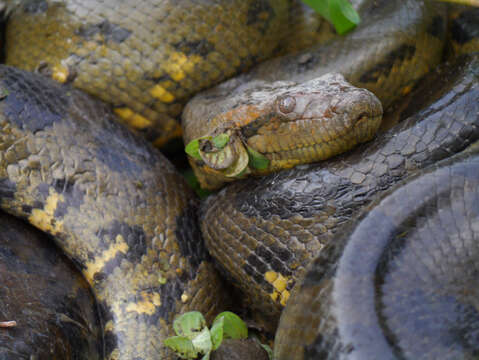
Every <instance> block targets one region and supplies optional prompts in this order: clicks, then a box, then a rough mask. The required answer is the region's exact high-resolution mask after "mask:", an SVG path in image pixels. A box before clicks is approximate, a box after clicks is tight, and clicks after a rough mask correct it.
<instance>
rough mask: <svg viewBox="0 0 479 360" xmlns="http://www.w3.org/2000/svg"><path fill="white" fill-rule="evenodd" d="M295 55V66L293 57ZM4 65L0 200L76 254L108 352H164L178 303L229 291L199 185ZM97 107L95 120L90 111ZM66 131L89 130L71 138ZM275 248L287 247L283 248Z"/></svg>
mask: <svg viewBox="0 0 479 360" xmlns="http://www.w3.org/2000/svg"><path fill="white" fill-rule="evenodd" d="M396 5H397V4H395V6H396ZM408 5H410V6H413V7H414V4H412V3H411V4H408ZM393 8H394V6H393ZM419 8H420V9H423V8H422V7H421V6H419ZM423 10H424V9H423ZM398 11H399V13H400V10H398ZM403 11H404V10H403ZM408 18H412V17H411V16H409V17H408ZM421 18H422V17H421ZM425 18H428V17H427V16H426V17H425ZM429 19H430V22H429V23H426V25H424V24H423V25H421V28H422V29H423V30H424V29H425V30H426V32H428V34H429V36H430V37H431V36H432V38H433V40H434V39H437V41H438V42H437V44H438V46H432V49H434V51H436V52H437V53H441V46H440V44H441V42H442V40H441V39H439V38H443V37H444V31H443V30H444V29H443V28H444V25H441V24H438V22H439V23H440V21H439V20H438V19H442V17H441V15H440V12H439V14H437V15H434V16H430V15H429ZM365 28H366V29H367V27H366V26H365ZM358 30H359V29H358ZM364 32H366V33H367V30H364ZM411 38H414V36H411ZM404 49H406V48H404V47H403V48H402V50H403V51H406V50H404ZM407 51H409V52H407ZM407 51H406V53H401V54H400V55H401V56H402V58H401V56H400V60H399V61H398V62H397V64H396V63H394V58H393V60H392V61H389V63H388V62H387V60H388V59H389V58H388V57H385V59H386V60H383V62H382V63H381V62H380V65H377V66H376V68H374V66H373V67H372V68H371V69H374V71H371V72H370V73H368V75H369V76H370V77H372V78H374V76H376V78H374V81H372V82H373V83H374V82H377V83H382V82H381V81H380V77H381V72H380V70H381V69H386V70H388V71H391V70H392V69H395V68H396V67H397V66H398V65H400V64H401V63H404V62H407V60H411V59H414V61H415V57H411V55H410V54H411V52H412V53H413V55H414V51H412V50H411V48H409V50H407ZM391 52H392V53H394V50H391V51H389V52H387V51H386V53H387V54H389V55H391ZM426 52H427V51H426ZM408 54H409V55H408ZM396 55H397V53H396ZM344 56H346V55H344ZM408 56H409V57H408ZM305 58H307V61H303V60H304V59H305ZM318 58H321V57H318ZM418 58H419V59H421V57H418ZM282 59H287V57H286V58H282ZM282 61H284V62H285V63H288V61H287V60H282ZM438 61H439V60H438V58H436V59H433V60H431V63H429V64H428V65H425V64H424V63H423V67H424V69H423V72H422V73H421V72H419V73H418V74H413V75H412V78H413V79H411V78H410V79H404V81H403V82H400V84H399V85H394V86H395V90H396V92H401V91H400V90H403V92H407V90H408V89H407V88H408V87H409V86H412V85H411V84H412V83H413V80H414V79H415V78H420V77H421V76H422V74H423V73H424V72H426V71H427V67H428V66H434V64H435V63H437V62H438ZM314 62H315V53H311V52H310V53H309V57H308V56H306V57H304V56H303V59H302V61H300V62H299V65H303V66H305V68H308V67H311V68H313V67H314ZM291 64H295V65H291V66H297V65H298V61H297V60H296V62H291ZM473 64H474V63H473ZM299 67H300V68H301V66H299ZM305 68H302V69H300V70H301V71H299V73H304V72H305ZM2 69H3V71H2V72H3V73H4V74H3V75H2V93H3V95H2V97H3V99H2V112H1V113H2V114H4V115H3V119H2V135H1V136H2V138H1V142H0V144H1V146H2V169H1V172H2V174H1V177H0V178H1V179H2V183H1V184H2V186H1V189H2V192H1V194H2V196H1V198H2V208H4V209H6V210H7V211H8V212H11V213H13V214H15V215H17V216H20V217H23V218H25V219H27V220H28V221H30V222H31V223H33V224H34V225H36V226H37V227H39V228H40V229H42V230H44V231H46V232H48V233H50V234H51V235H53V236H54V238H55V239H56V241H57V242H58V243H59V244H60V245H61V247H62V248H64V249H65V252H66V253H67V254H68V255H69V256H71V257H72V258H73V259H74V260H75V261H76V262H77V264H78V265H79V266H80V268H81V269H82V271H83V274H84V275H85V277H86V278H87V280H88V281H89V282H90V284H91V285H92V286H93V289H94V293H95V295H96V296H97V298H98V300H99V301H100V308H101V310H102V311H103V312H104V314H103V316H104V318H105V319H106V320H105V330H106V338H107V339H108V341H107V342H106V343H107V345H108V347H107V349H106V350H105V354H106V356H107V357H109V358H138V359H140V358H145V359H148V358H161V357H164V356H167V355H166V352H165V350H164V349H163V348H162V345H161V344H160V341H159V339H161V338H164V336H165V334H166V333H167V331H168V330H167V327H168V326H167V324H168V322H169V321H171V317H172V314H173V313H174V312H178V311H185V309H188V308H200V307H202V308H203V309H205V310H204V312H206V313H207V314H209V313H212V312H214V311H217V308H219V307H220V306H219V304H220V303H222V302H224V301H223V300H222V299H221V298H218V297H216V298H213V299H212V298H211V297H208V295H210V294H212V290H209V289H214V288H220V287H221V285H220V284H219V280H218V279H217V277H216V275H215V274H214V272H213V270H212V268H211V265H210V263H209V258H208V255H207V254H206V252H205V251H204V249H203V247H202V245H201V239H199V238H198V233H197V232H196V231H195V224H194V220H192V218H193V219H194V216H195V215H194V214H195V213H196V202H195V199H194V197H193V196H192V195H191V193H190V192H189V190H187V186H186V185H185V184H184V182H183V181H182V180H181V179H180V177H179V176H178V175H176V173H175V172H174V170H173V169H172V167H171V166H169V165H167V164H165V161H164V159H162V158H161V156H160V155H158V154H157V153H156V152H155V151H154V150H152V149H151V148H149V147H148V145H146V144H145V143H143V142H142V141H141V140H138V139H136V138H135V137H134V136H132V135H130V134H129V133H127V132H126V131H124V130H123V129H122V128H121V127H119V126H116V125H113V124H111V123H110V121H109V120H102V117H106V118H111V117H112V116H111V115H109V113H108V112H107V111H106V110H105V107H104V106H102V105H100V104H99V103H96V102H94V100H92V99H91V98H89V97H87V96H85V95H83V94H81V93H79V92H77V91H75V90H71V89H69V90H68V91H65V90H64V89H61V88H60V87H58V86H56V85H54V84H43V81H44V80H39V78H36V77H34V76H32V77H30V76H29V75H25V74H23V73H21V72H19V71H15V70H10V69H8V68H2ZM345 69H347V66H346V68H345ZM258 71H259V70H258ZM345 72H346V71H345ZM259 73H261V71H259ZM400 77H401V80H403V76H402V75H400ZM280 78H281V75H280ZM363 79H368V77H367V76H366V75H365V76H364V77H363ZM387 86H391V85H387ZM387 86H386V87H387ZM469 87H470V86H469ZM473 88H474V86H473ZM31 89H33V90H31ZM404 89H406V90H404ZM456 91H457V89H456ZM472 96H474V95H472ZM382 100H383V102H384V101H386V102H390V101H391V100H384V99H382ZM99 109H100V110H99ZM98 113H99V115H98ZM471 113H472V114H474V110H472V112H471ZM476 114H477V112H476ZM96 117H98V119H96V121H98V123H96V122H95V121H92V119H93V118H96ZM472 119H473V120H474V118H472ZM476 121H477V118H476ZM472 127H473V129H474V128H475V126H472ZM73 131H75V133H76V134H78V133H81V134H83V137H84V139H83V140H81V141H80V140H79V139H78V138H77V139H76V140H75V137H73V136H72V135H71V133H72V132H73ZM112 133H113V134H112ZM471 133H473V131H469V132H466V134H467V135H470V134H471ZM93 134H95V135H94V136H92V135H93ZM102 134H104V135H103V136H102ZM472 138H473V135H471V138H467V139H469V140H468V141H472V140H470V139H472ZM451 141H452V140H451ZM456 142H457V140H456ZM63 144H65V145H66V147H65V148H64V147H63V146H62V145H63ZM67 144H68V145H67ZM132 144H133V145H132ZM45 149H46V150H45ZM65 149H68V151H66V150H65ZM145 149H146V150H145ZM454 151H457V150H451V152H454ZM438 158H439V157H436V158H435V157H431V158H429V159H433V160H437V159H438ZM431 161H432V160H431ZM424 163H425V164H426V163H427V161H425V162H424ZM419 167H420V166H419ZM154 172H156V174H155V176H153V175H152V174H153V173H154ZM158 174H161V177H160V179H159V178H158ZM178 187H179V189H178ZM153 199H154V200H153ZM157 201H159V202H160V204H158V203H157ZM211 201H212V200H211ZM123 204H125V205H123ZM126 204H128V205H126ZM142 204H148V205H144V206H142ZM143 207H144V208H143ZM204 207H207V206H206V205H204ZM293 208H294V207H293ZM205 213H206V212H205ZM82 219H83V220H82ZM205 223H206V224H208V222H203V227H205ZM105 224H109V225H105ZM78 238H83V239H89V240H88V241H87V242H85V240H83V242H80V241H78ZM193 244H195V245H193ZM266 252H267V251H266ZM268 256H269V255H268ZM280 256H282V257H284V256H287V255H285V252H284V251H283V252H282V253H280ZM156 259H159V260H160V261H157V260H156ZM280 259H281V258H280ZM281 260H283V259H281ZM243 263H244V260H242V262H240V263H239V264H243ZM273 272H276V274H272V275H269V279H272V276H274V275H276V278H275V279H273V280H272V281H271V282H272V283H274V282H275V281H274V280H276V279H278V278H279V275H281V276H283V275H286V276H288V275H287V274H285V273H283V274H280V273H279V272H278V271H274V270H273ZM127 274H130V275H127ZM260 274H262V273H260ZM283 277H285V276H283ZM205 279H207V280H205ZM265 279H266V277H265V278H263V279H261V281H259V283H262V284H264V283H265V281H264V280H265ZM266 280H268V279H266ZM266 283H268V281H266ZM277 283H278V284H279V283H280V282H277ZM206 285H208V286H209V288H208V287H205V286H206ZM268 285H269V286H270V287H269V288H268V290H270V291H271V284H269V283H268ZM273 288H274V286H273ZM277 290H278V289H276V290H275V291H277ZM283 290H284V289H283ZM197 292H198V293H199V294H200V295H196V294H197ZM267 294H268V297H269V299H273V297H271V296H270V295H271V294H270V293H269V292H268V293H267ZM118 297H120V299H119V298H118ZM276 298H277V301H274V302H275V304H274V305H273V307H276V308H277V307H278V304H279V305H281V304H280V303H281V300H282V298H281V296H280V294H279V293H278V295H276ZM273 300H274V299H273ZM261 302H262V303H264V302H265V301H264V299H263V300H261ZM200 305H201V306H200ZM275 311H277V310H275ZM155 334H157V335H155Z"/></svg>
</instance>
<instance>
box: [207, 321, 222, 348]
mask: <svg viewBox="0 0 479 360" xmlns="http://www.w3.org/2000/svg"><path fill="white" fill-rule="evenodd" d="M224 323H225V318H224V317H221V318H219V319H217V320H215V322H214V323H213V325H212V326H211V330H210V334H211V341H212V343H213V350H216V349H218V348H219V346H220V345H221V343H222V342H223V326H224Z"/></svg>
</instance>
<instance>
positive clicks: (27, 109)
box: [0, 66, 69, 132]
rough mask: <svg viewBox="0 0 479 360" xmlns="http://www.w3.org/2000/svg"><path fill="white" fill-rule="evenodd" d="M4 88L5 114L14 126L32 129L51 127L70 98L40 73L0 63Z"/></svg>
mask: <svg viewBox="0 0 479 360" xmlns="http://www.w3.org/2000/svg"><path fill="white" fill-rule="evenodd" d="M0 78H1V79H2V84H1V86H2V87H3V88H4V89H5V90H6V93H7V97H6V98H5V99H4V100H3V101H4V102H5V116H6V118H7V120H8V121H9V122H11V123H13V124H15V125H16V126H17V127H19V128H21V129H25V130H29V131H32V132H36V131H40V130H43V129H45V128H46V127H51V126H52V125H53V124H54V123H55V122H58V121H60V120H61V119H62V114H65V113H66V109H67V107H68V104H69V98H68V96H67V95H66V92H65V89H64V88H62V86H61V85H59V84H58V83H54V82H53V81H52V80H50V79H46V78H44V77H43V76H41V75H37V74H32V73H28V72H24V71H21V70H17V69H15V68H12V67H8V66H0Z"/></svg>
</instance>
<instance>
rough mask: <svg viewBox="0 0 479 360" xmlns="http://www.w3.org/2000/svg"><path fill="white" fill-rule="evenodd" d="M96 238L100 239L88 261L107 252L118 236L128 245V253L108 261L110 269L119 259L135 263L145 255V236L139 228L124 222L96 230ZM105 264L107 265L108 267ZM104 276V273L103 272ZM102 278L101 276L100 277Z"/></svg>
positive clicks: (115, 221) (113, 222) (113, 223)
mask: <svg viewBox="0 0 479 360" xmlns="http://www.w3.org/2000/svg"><path fill="white" fill-rule="evenodd" d="M96 233H97V234H98V238H99V239H100V241H99V244H98V248H97V251H96V253H94V254H93V253H90V254H89V255H88V258H89V260H94V258H95V257H96V255H97V254H99V253H102V252H103V251H105V250H107V249H108V248H109V247H110V245H111V243H112V242H114V241H115V239H116V237H117V236H118V235H121V236H122V237H123V239H124V240H125V242H126V243H127V244H128V252H127V253H126V254H123V253H119V254H117V256H116V257H115V258H114V259H112V260H110V261H109V262H108V263H110V262H111V264H110V267H106V268H107V269H108V268H110V269H111V266H112V264H113V263H118V262H119V261H120V260H121V259H128V260H129V261H131V262H133V263H136V262H138V261H140V260H141V257H142V256H143V255H145V254H146V250H147V244H146V242H147V239H146V234H145V232H144V231H143V229H142V228H141V226H138V225H133V226H130V225H128V224H126V223H124V222H121V221H118V220H114V221H112V222H111V223H110V224H109V225H107V226H105V227H103V228H101V229H99V230H97V232H96ZM108 263H107V265H108ZM103 273H104V274H108V273H105V272H104V271H103ZM100 276H102V275H100Z"/></svg>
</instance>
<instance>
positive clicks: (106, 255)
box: [85, 235, 128, 283]
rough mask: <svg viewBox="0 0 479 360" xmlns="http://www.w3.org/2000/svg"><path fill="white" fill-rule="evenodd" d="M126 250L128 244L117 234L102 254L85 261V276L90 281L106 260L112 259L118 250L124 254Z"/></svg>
mask: <svg viewBox="0 0 479 360" xmlns="http://www.w3.org/2000/svg"><path fill="white" fill-rule="evenodd" d="M127 251H128V244H127V243H126V242H125V239H124V238H123V236H121V235H117V237H116V239H115V242H114V243H112V244H111V245H110V247H109V248H108V249H107V250H105V251H104V252H103V254H101V255H99V256H97V257H96V258H95V259H94V260H93V261H91V262H88V263H86V270H85V277H86V278H87V280H88V281H90V282H91V283H92V282H93V278H94V276H95V274H96V273H98V272H100V271H101V269H102V268H103V266H105V264H106V262H107V261H108V260H111V259H113V258H114V257H115V256H116V255H117V254H118V253H119V252H122V253H123V254H126V252H127Z"/></svg>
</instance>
